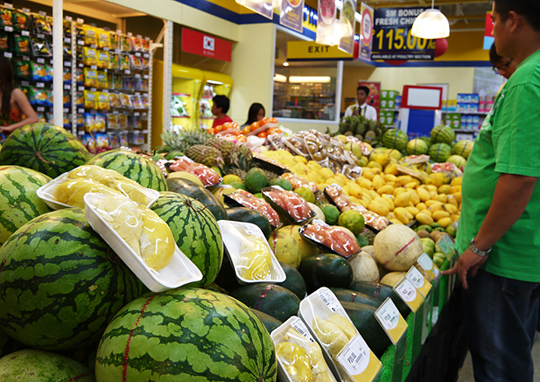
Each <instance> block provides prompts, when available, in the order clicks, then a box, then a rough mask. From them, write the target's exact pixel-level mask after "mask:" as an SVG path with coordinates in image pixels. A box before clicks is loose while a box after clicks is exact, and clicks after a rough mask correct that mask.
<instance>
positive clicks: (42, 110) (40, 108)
mask: <svg viewBox="0 0 540 382" xmlns="http://www.w3.org/2000/svg"><path fill="white" fill-rule="evenodd" d="M36 111H39V112H40V113H43V112H44V111H45V108H44V107H43V106H39V107H37V108H36Z"/></svg>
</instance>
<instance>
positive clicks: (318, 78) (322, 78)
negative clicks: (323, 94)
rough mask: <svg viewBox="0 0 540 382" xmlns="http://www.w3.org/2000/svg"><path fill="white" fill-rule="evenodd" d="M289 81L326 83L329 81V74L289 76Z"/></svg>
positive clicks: (296, 82)
mask: <svg viewBox="0 0 540 382" xmlns="http://www.w3.org/2000/svg"><path fill="white" fill-rule="evenodd" d="M289 82H290V83H293V84H302V83H310V82H314V83H322V84H326V83H329V82H330V76H290V77H289Z"/></svg>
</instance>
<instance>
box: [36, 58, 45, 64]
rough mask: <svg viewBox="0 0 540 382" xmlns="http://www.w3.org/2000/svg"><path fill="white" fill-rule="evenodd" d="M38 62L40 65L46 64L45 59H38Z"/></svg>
mask: <svg viewBox="0 0 540 382" xmlns="http://www.w3.org/2000/svg"><path fill="white" fill-rule="evenodd" d="M36 61H37V63H38V64H44V63H45V59H44V58H38V59H36Z"/></svg>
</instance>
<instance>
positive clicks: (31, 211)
mask: <svg viewBox="0 0 540 382" xmlns="http://www.w3.org/2000/svg"><path fill="white" fill-rule="evenodd" d="M50 181H51V178H49V177H48V176H47V175H43V174H42V173H40V172H37V171H34V170H31V169H29V168H25V167H20V166H0V245H2V244H4V243H5V242H6V240H7V239H8V238H9V237H10V236H11V234H12V233H13V232H15V231H16V230H18V229H19V228H20V227H21V226H22V225H23V224H25V223H26V222H28V221H30V220H32V219H33V218H35V217H38V216H39V215H41V214H44V213H46V212H49V211H50V208H49V207H48V206H47V204H45V202H44V201H43V200H41V199H40V198H39V197H38V196H37V194H36V191H37V190H38V188H40V187H41V186H43V185H45V184H47V183H48V182H50Z"/></svg>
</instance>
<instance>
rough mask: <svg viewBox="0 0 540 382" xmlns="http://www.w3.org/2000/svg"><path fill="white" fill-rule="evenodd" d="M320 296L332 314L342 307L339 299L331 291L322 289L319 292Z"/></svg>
mask: <svg viewBox="0 0 540 382" xmlns="http://www.w3.org/2000/svg"><path fill="white" fill-rule="evenodd" d="M318 295H319V298H320V299H321V300H322V302H324V303H325V304H326V306H327V307H328V309H330V310H331V311H332V312H335V311H336V310H338V309H339V308H340V307H341V304H340V303H339V301H338V299H337V298H336V296H335V295H334V293H332V291H331V290H330V289H328V288H321V289H319V290H318Z"/></svg>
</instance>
